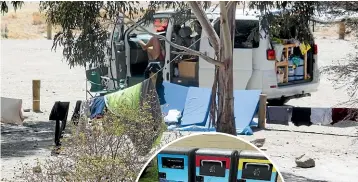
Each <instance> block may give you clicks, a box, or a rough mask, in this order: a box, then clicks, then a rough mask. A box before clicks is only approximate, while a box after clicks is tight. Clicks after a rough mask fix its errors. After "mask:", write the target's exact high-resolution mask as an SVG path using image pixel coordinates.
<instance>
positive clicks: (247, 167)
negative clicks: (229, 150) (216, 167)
mask: <svg viewBox="0 0 358 182" xmlns="http://www.w3.org/2000/svg"><path fill="white" fill-rule="evenodd" d="M277 175H278V174H277V171H276V169H275V167H274V166H273V165H272V163H271V162H270V161H269V160H268V159H267V158H266V157H265V156H264V155H263V154H262V153H261V152H259V151H250V150H243V151H241V152H240V154H239V157H238V170H237V182H269V181H270V182H276V181H277Z"/></svg>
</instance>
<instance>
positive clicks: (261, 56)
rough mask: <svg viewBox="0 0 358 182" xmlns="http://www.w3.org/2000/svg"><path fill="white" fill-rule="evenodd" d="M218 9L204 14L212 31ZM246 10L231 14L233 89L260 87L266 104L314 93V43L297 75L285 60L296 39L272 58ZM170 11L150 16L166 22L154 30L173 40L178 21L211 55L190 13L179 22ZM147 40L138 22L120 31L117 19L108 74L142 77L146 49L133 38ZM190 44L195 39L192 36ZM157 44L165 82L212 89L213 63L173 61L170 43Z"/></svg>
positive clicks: (267, 41) (185, 35)
mask: <svg viewBox="0 0 358 182" xmlns="http://www.w3.org/2000/svg"><path fill="white" fill-rule="evenodd" d="M219 12H220V10H218V9H217V10H216V11H209V12H208V17H209V19H211V21H212V24H213V26H214V28H215V30H216V31H218V30H220V29H219V26H220V23H219V21H218V20H219V14H220V13H219ZM248 14H250V12H247V11H246V12H244V11H243V10H237V14H236V23H237V24H236V35H235V39H234V51H233V54H234V55H233V57H234V60H233V63H234V65H233V72H234V89H235V90H242V89H247V90H252V89H258V90H262V92H263V93H265V94H267V97H268V100H269V102H270V103H271V104H275V105H282V104H284V103H286V102H287V101H288V100H289V99H291V98H300V97H305V96H309V95H310V93H312V92H315V91H317V87H318V85H319V80H320V75H319V71H318V66H317V46H316V45H315V44H314V42H310V46H311V49H309V50H308V52H307V53H306V54H305V55H302V59H301V60H302V61H303V62H301V64H299V65H297V67H296V68H298V67H302V68H300V70H301V73H300V74H298V75H297V74H295V73H294V72H295V71H292V70H293V67H292V66H293V65H292V62H291V63H289V61H288V57H290V54H292V53H293V51H294V50H296V51H297V49H298V50H299V48H297V47H296V46H297V43H296V46H294V44H289V43H285V44H284V47H286V48H284V49H283V50H282V49H281V50H280V51H279V52H283V53H282V55H283V58H282V61H281V60H279V61H277V59H276V57H275V55H276V54H280V53H276V54H275V50H274V48H275V47H274V46H273V44H272V40H271V38H270V37H268V36H267V35H266V34H265V31H263V30H261V29H260V28H259V27H260V21H259V17H258V16H257V15H255V14H254V15H252V14H251V15H248ZM173 15H174V11H162V12H157V13H156V14H155V15H154V18H155V20H161V21H162V22H166V26H167V28H166V31H165V32H159V33H160V34H162V35H164V36H165V37H166V38H167V39H168V40H172V41H175V40H174V39H173V29H174V27H178V25H179V26H180V27H181V29H183V31H181V33H182V34H180V35H181V37H182V38H184V39H195V38H193V37H201V38H200V39H196V40H198V41H197V43H199V46H198V47H197V48H198V50H199V51H200V52H203V53H204V54H206V55H208V56H210V57H214V50H213V48H212V46H211V45H210V43H209V40H208V38H207V35H206V34H205V32H204V31H201V32H199V33H194V32H195V30H194V28H193V27H192V26H191V23H192V22H193V21H195V17H194V16H192V19H191V20H190V21H186V22H178V18H175V17H173ZM138 24H141V25H143V22H141V21H139V22H138ZM146 29H147V30H149V31H153V30H154V25H153V24H152V25H149V26H146ZM190 29H191V32H190ZM183 32H184V33H183ZM252 32H254V34H252V35H254V36H256V38H254V40H253V41H250V42H248V41H247V38H248V36H249V35H250V34H251V33H252ZM189 34H192V35H191V36H190V35H189ZM200 34H201V35H200ZM150 38H151V36H150V35H149V34H148V33H147V32H145V31H141V29H139V28H138V27H137V26H135V25H134V26H131V27H129V28H127V29H126V30H125V28H124V27H123V26H120V22H119V24H118V26H116V28H115V29H114V30H113V32H112V34H111V40H112V41H111V42H112V44H111V45H113V46H111V47H112V49H111V50H112V57H111V61H110V63H111V64H110V65H111V67H112V69H110V72H111V73H112V75H114V77H115V78H127V80H128V84H129V85H133V84H135V83H138V82H139V81H141V80H143V79H144V77H143V72H144V69H145V67H146V66H147V64H148V62H147V60H148V58H147V53H146V52H144V51H143V50H142V48H141V47H140V45H139V44H138V43H137V42H138V40H140V39H141V40H143V41H147V40H149V39H150ZM191 42H195V41H193V40H192V41H191ZM162 45H163V47H164V48H165V68H164V70H163V78H164V80H166V81H170V82H172V83H177V84H181V85H186V86H199V87H207V88H211V87H212V84H213V79H214V66H213V65H212V64H210V63H208V62H206V61H205V60H203V59H202V58H195V57H194V58H190V57H189V58H182V59H179V60H182V61H180V62H179V63H177V62H176V61H172V60H173V59H174V58H178V56H177V55H174V54H172V53H171V52H172V51H173V47H171V46H170V44H169V43H167V42H164V41H163V40H162ZM294 47H296V48H294ZM286 50H287V51H286ZM276 52H277V51H276ZM285 57H286V58H285ZM183 59H185V60H183ZM279 59H281V58H279ZM297 70H298V69H297ZM302 70H303V71H302ZM278 73H280V74H278ZM282 77H283V78H282ZM296 78H298V79H296Z"/></svg>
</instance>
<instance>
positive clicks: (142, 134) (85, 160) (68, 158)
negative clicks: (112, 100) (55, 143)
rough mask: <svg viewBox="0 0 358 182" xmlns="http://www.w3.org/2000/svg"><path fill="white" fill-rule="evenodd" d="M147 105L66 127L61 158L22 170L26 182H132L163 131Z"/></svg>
mask: <svg viewBox="0 0 358 182" xmlns="http://www.w3.org/2000/svg"><path fill="white" fill-rule="evenodd" d="M150 105H151V104H143V105H142V106H141V108H140V109H138V110H135V109H130V107H126V106H125V105H122V106H120V108H117V109H118V111H121V112H116V113H117V114H114V113H111V112H107V113H105V116H104V117H103V118H102V119H99V120H95V121H92V122H91V123H88V122H87V121H86V119H83V118H81V120H80V122H79V124H78V125H77V126H74V125H70V128H71V134H70V136H69V137H67V138H65V139H64V140H63V142H62V147H61V152H60V153H61V155H58V156H56V157H51V158H50V159H48V160H46V161H45V162H42V163H41V164H38V166H36V169H41V170H36V172H35V170H33V169H32V170H31V169H29V167H27V168H26V167H25V168H23V169H24V171H23V175H22V178H24V179H25V180H26V181H126V182H127V181H135V179H136V177H137V175H138V173H139V172H140V170H141V168H142V166H143V165H144V163H145V162H146V160H147V159H148V158H149V157H150V156H151V155H152V153H153V152H155V150H151V149H152V148H153V147H154V146H155V145H156V144H158V138H159V139H160V138H161V134H162V133H163V131H164V130H165V129H166V128H165V125H164V123H163V121H162V119H160V120H159V122H158V120H157V119H158V118H154V117H153V114H152V113H151V112H149V110H150V108H151V106H150Z"/></svg>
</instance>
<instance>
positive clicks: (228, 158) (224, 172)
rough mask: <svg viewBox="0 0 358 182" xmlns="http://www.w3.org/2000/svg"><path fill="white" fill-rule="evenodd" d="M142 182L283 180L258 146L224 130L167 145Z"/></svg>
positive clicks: (146, 169) (148, 166)
mask: <svg viewBox="0 0 358 182" xmlns="http://www.w3.org/2000/svg"><path fill="white" fill-rule="evenodd" d="M137 181H138V182H153V181H160V182H282V181H284V180H283V178H282V176H281V174H280V173H279V172H278V169H277V168H276V165H274V163H273V161H271V160H270V159H269V156H267V155H266V154H264V153H263V152H262V151H261V150H260V149H258V148H257V147H256V146H254V145H252V144H250V143H248V142H246V141H243V140H242V139H240V138H238V137H234V136H231V135H227V134H222V133H199V134H192V135H189V136H186V137H182V138H180V139H178V140H176V141H174V142H171V143H170V144H168V145H167V146H165V147H163V148H162V149H161V150H159V152H158V153H157V154H156V155H154V156H153V157H152V158H151V159H150V160H149V161H148V162H147V164H146V165H145V167H144V168H143V169H142V171H141V173H140V175H139V176H138V178H137Z"/></svg>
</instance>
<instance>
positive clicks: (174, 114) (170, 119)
mask: <svg viewBox="0 0 358 182" xmlns="http://www.w3.org/2000/svg"><path fill="white" fill-rule="evenodd" d="M180 117H181V112H180V111H178V110H175V109H171V110H169V111H168V115H167V116H165V117H164V121H165V122H166V123H178V122H179V121H178V120H179V118H180Z"/></svg>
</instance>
